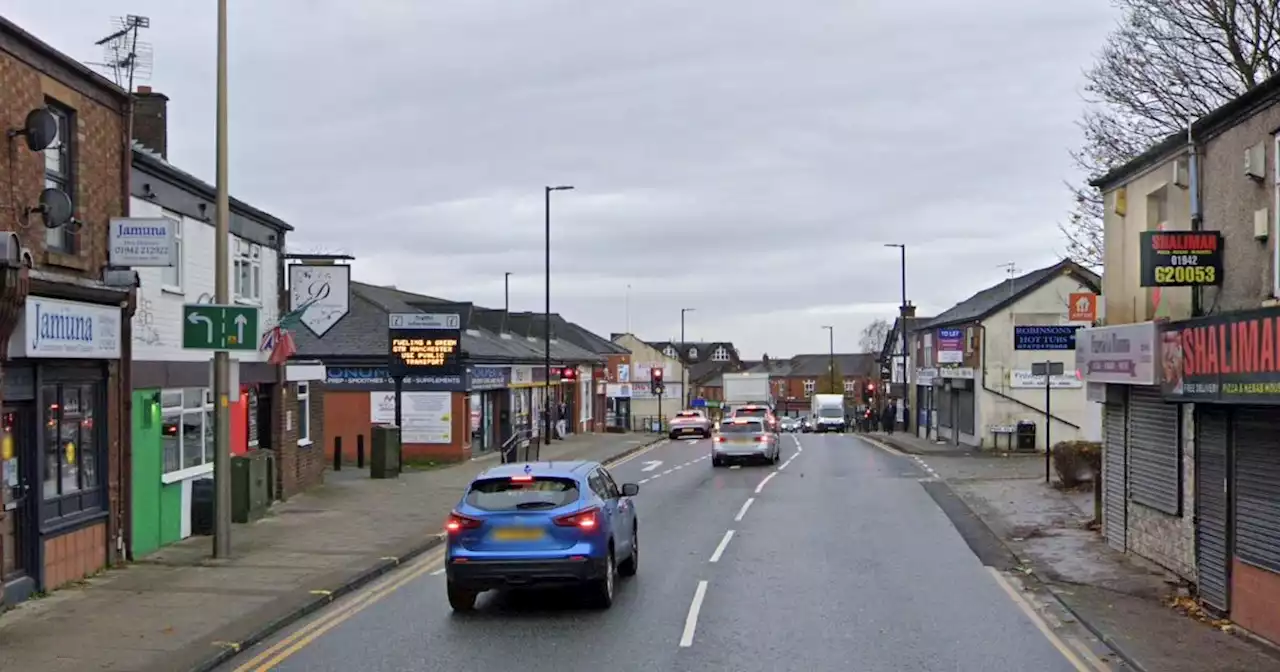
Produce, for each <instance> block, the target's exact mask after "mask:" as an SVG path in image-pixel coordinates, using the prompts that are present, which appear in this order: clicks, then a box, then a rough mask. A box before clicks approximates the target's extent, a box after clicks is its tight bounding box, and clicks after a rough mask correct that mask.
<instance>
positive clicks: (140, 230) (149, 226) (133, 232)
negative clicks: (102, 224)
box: [107, 217, 178, 267]
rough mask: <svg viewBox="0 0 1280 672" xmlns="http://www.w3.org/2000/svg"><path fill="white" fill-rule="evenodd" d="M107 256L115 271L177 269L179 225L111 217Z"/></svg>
mask: <svg viewBox="0 0 1280 672" xmlns="http://www.w3.org/2000/svg"><path fill="white" fill-rule="evenodd" d="M108 231H109V233H108V241H107V255H108V257H107V258H108V260H109V262H110V263H111V265H112V266H116V267H142V266H147V267H171V266H176V265H178V242H177V238H178V222H177V221H175V220H172V219H169V218H168V217H112V218H111V226H110V227H109V229H108Z"/></svg>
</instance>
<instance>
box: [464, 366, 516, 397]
mask: <svg viewBox="0 0 1280 672" xmlns="http://www.w3.org/2000/svg"><path fill="white" fill-rule="evenodd" d="M510 384H511V367H509V366H476V367H472V369H471V376H470V383H469V384H468V385H467V389H469V390H471V391H472V392H479V391H481V390H501V389H504V388H506V387H507V386H508V385H510Z"/></svg>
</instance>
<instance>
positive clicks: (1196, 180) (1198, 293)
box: [1187, 123, 1204, 317]
mask: <svg viewBox="0 0 1280 672" xmlns="http://www.w3.org/2000/svg"><path fill="white" fill-rule="evenodd" d="M1187 176H1188V181H1189V182H1190V184H1189V185H1188V191H1190V192H1191V230H1192V231H1203V230H1204V212H1203V211H1202V207H1203V204H1202V203H1201V202H1200V159H1199V156H1198V155H1197V152H1196V140H1195V136H1193V135H1192V133H1191V123H1187ZM1203 291H1204V289H1203V288H1201V287H1192V288H1191V316H1192V317H1199V316H1200V315H1201V314H1202V308H1201V302H1202V301H1203V300H1204V299H1203V296H1202V292H1203Z"/></svg>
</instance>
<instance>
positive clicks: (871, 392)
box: [863, 383, 876, 404]
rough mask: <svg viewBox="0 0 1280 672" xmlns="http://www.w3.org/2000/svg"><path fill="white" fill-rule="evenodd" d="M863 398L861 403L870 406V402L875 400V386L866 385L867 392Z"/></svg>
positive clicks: (872, 384)
mask: <svg viewBox="0 0 1280 672" xmlns="http://www.w3.org/2000/svg"><path fill="white" fill-rule="evenodd" d="M863 396H864V399H863V403H865V404H870V403H871V401H872V400H873V399H875V398H876V384H875V383H867V390H866V393H865V394H864V395H863Z"/></svg>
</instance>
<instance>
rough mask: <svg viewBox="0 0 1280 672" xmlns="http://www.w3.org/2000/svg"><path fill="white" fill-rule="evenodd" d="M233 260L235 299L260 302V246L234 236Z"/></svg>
mask: <svg viewBox="0 0 1280 672" xmlns="http://www.w3.org/2000/svg"><path fill="white" fill-rule="evenodd" d="M235 242H236V244H235V259H234V261H233V264H234V267H233V272H234V277H235V294H236V300H238V301H248V302H252V303H261V302H262V246H261V245H259V244H257V243H251V242H249V241H246V240H241V239H239V238H236V241H235Z"/></svg>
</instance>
